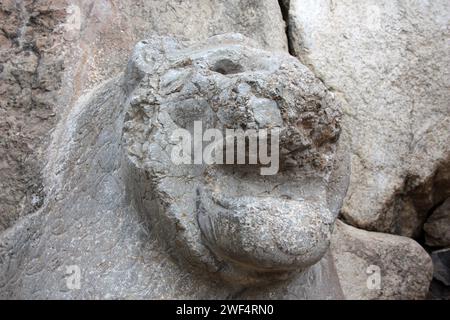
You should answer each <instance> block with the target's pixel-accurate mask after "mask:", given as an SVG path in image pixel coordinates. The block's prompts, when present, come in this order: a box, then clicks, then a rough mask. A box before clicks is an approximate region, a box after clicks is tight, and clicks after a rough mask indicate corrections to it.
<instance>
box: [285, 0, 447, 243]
mask: <svg viewBox="0 0 450 320" xmlns="http://www.w3.org/2000/svg"><path fill="white" fill-rule="evenodd" d="M449 17H450V5H449V2H448V1H446V0H438V1H406V0H405V1H403V0H398V1H391V0H386V1H378V0H376V1H375V0H373V1H372V0H371V1H357V0H354V1H343V0H337V1H328V0H319V1H316V0H291V1H290V10H289V38H290V44H291V46H290V47H291V49H292V51H293V53H295V54H296V55H297V56H298V57H299V58H300V60H301V61H302V62H304V63H305V64H307V65H309V66H310V67H311V68H312V70H314V72H315V73H316V75H317V76H318V77H320V78H321V79H323V80H324V82H325V84H326V85H327V86H328V87H330V88H331V89H333V90H334V91H335V92H336V94H338V95H340V96H341V97H342V98H343V100H344V101H346V102H347V104H346V106H345V107H344V120H343V129H344V131H345V133H346V134H345V135H344V136H346V137H348V138H346V140H347V144H348V145H349V146H350V149H351V153H352V177H351V183H350V189H349V193H348V196H347V198H346V201H345V202H344V207H343V210H342V214H343V218H344V219H345V220H346V221H347V222H349V223H351V224H352V225H355V226H358V227H361V228H364V229H371V230H377V231H383V232H389V233H397V234H401V235H406V236H414V237H416V236H418V235H419V234H420V231H421V228H422V225H423V223H424V222H425V219H426V217H427V214H428V211H429V210H430V209H432V208H433V207H434V206H435V205H436V204H438V203H441V202H442V201H443V200H445V199H446V198H447V197H448V196H449V194H450V182H449V181H450V179H449V177H450V175H449V174H448V170H449V169H448V168H450V165H449V164H450V143H449V141H450V130H449V129H448V128H449V127H450V104H449V101H450V90H449V86H450V75H449V65H450V55H449V54H448V52H449V51H450V41H449V39H450V31H449V30H450V28H449ZM350 140H351V141H350Z"/></svg>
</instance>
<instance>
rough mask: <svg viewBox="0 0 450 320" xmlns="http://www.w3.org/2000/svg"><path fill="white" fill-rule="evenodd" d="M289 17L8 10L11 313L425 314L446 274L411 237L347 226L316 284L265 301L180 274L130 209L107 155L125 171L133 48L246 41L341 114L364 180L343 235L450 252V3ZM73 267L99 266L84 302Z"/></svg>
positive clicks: (1, 64)
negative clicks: (367, 281) (25, 307)
mask: <svg viewBox="0 0 450 320" xmlns="http://www.w3.org/2000/svg"><path fill="white" fill-rule="evenodd" d="M280 3H281V4H282V5H281V6H280ZM280 3H278V1H271V0H264V1H238V0H233V1H222V0H215V1H183V2H180V1H175V0H174V1H166V2H160V1H127V0H111V1H106V0H102V1H72V0H70V1H69V0H66V1H51V0H44V1H37V2H36V1H31V0H30V1H28V0H24V1H19V0H15V1H14V0H4V1H0V17H1V18H2V19H0V137H1V138H0V257H1V259H0V261H1V262H0V297H1V298H91V299H92V298H254V297H259V298H305V299H306V298H343V297H345V298H357V299H383V298H390V299H409V298H415V299H417V298H424V297H425V295H426V293H427V291H428V287H429V280H430V272H431V268H432V266H431V262H430V261H431V260H430V258H429V256H428V254H427V253H426V252H425V251H424V250H422V249H420V247H418V245H417V244H416V243H415V242H414V240H411V239H408V238H400V237H395V236H391V235H386V234H382V233H369V232H367V231H363V230H358V229H356V228H353V227H350V226H345V225H344V224H343V223H339V224H338V226H337V227H336V229H335V236H334V240H333V242H332V247H331V252H330V254H329V255H327V256H326V257H325V258H324V259H323V260H322V261H321V262H319V263H318V264H317V265H316V266H314V268H312V270H310V272H309V274H306V275H301V276H299V277H298V278H297V279H295V280H294V281H292V282H291V283H289V284H280V285H278V286H275V287H273V288H267V289H266V290H263V291H258V290H256V291H255V290H254V289H249V288H241V287H238V288H223V287H221V286H220V285H216V283H214V279H212V280H211V279H206V280H205V279H204V278H202V276H201V275H196V274H195V272H193V271H192V272H191V271H190V270H186V269H183V268H179V267H178V266H177V265H176V264H175V263H174V262H173V261H172V260H171V259H170V258H169V257H168V255H167V254H166V252H165V251H164V248H161V247H160V244H158V243H157V242H156V240H155V239H154V237H153V235H152V234H147V233H146V228H145V227H144V225H145V219H143V218H142V217H140V216H139V215H138V214H137V213H136V212H134V211H133V210H132V209H130V208H129V207H128V206H127V205H126V202H127V200H126V199H125V194H124V190H123V183H122V182H121V181H122V180H121V179H123V177H122V176H121V175H120V174H119V171H120V170H119V167H118V166H119V163H120V161H119V159H118V158H115V157H111V156H110V155H111V154H117V155H119V154H120V152H118V150H119V149H120V148H119V147H120V146H119V145H118V144H117V142H118V141H120V139H119V137H120V135H119V134H120V130H119V125H121V116H122V113H121V112H122V111H121V110H117V107H118V105H119V104H118V103H113V102H114V101H120V99H122V98H123V97H122V96H121V95H122V93H121V89H120V72H122V71H123V70H124V67H125V65H126V62H127V59H128V57H129V54H130V52H131V49H132V48H133V46H134V44H135V43H136V42H137V41H139V40H141V39H144V38H146V37H147V36H149V35H151V34H175V35H177V36H181V37H186V38H189V39H191V40H201V39H205V38H207V37H208V36H210V35H213V34H217V33H224V32H241V33H243V34H244V35H247V36H249V37H251V38H253V39H254V40H256V41H257V42H258V43H259V44H260V45H261V46H263V47H264V48H266V49H271V50H284V51H287V50H288V49H289V51H290V52H291V54H293V55H296V56H297V57H298V58H299V59H300V60H301V61H302V62H303V63H305V64H307V65H308V66H309V67H310V69H311V70H312V71H313V72H314V73H315V74H316V76H318V77H320V78H321V79H322V80H323V82H324V84H325V85H326V86H328V87H329V88H330V89H331V90H333V91H334V92H335V94H336V95H338V96H339V97H340V98H341V99H342V101H343V102H344V105H345V108H344V113H345V123H344V129H345V131H346V135H345V136H344V139H345V140H346V141H347V145H348V146H349V147H350V149H351V156H352V170H353V173H352V176H351V184H350V191H349V193H348V196H347V199H346V201H345V204H344V208H343V210H342V218H343V219H344V220H345V221H346V223H348V224H351V225H353V226H354V227H358V228H362V229H367V230H371V231H378V232H385V233H394V234H399V235H404V236H408V237H414V238H416V239H417V240H419V241H421V243H422V244H423V245H425V243H424V242H423V241H422V240H421V239H422V237H423V232H424V231H423V226H424V223H425V222H427V223H426V224H425V228H424V229H425V232H426V233H427V235H428V238H427V239H428V240H427V241H428V243H427V244H428V245H433V244H432V243H430V240H429V239H430V236H431V237H436V236H437V234H441V235H442V234H443V236H439V237H440V238H442V237H443V238H445V236H446V235H447V234H448V230H449V229H450V226H449V225H448V219H446V218H445V217H446V216H445V213H444V214H443V213H442V212H447V213H448V210H447V211H445V204H444V202H445V200H446V199H447V198H448V197H449V196H450V183H449V181H450V172H449V168H450V166H449V163H450V161H449V159H450V157H449V149H448V148H449V145H450V144H449V141H450V139H449V138H450V137H449V134H450V130H449V128H450V117H449V114H450V109H449V98H450V97H449V92H450V91H449V85H450V83H449V82H450V80H449V79H450V77H449V73H448V72H449V71H448V70H449V68H448V66H449V64H450V61H449V59H450V58H449V54H448V52H449V51H450V50H449V49H450V48H449V43H450V42H449V16H450V12H449V11H450V9H449V4H448V2H446V1H444V0H442V1H441V0H437V1H406V0H404V1H401V0H398V1H388V0H386V1H367V2H361V1H351V0H339V1H337V0H334V1H325V0H319V1H317V0H314V1H312V0H310V1H307V0H290V1H280ZM283 16H284V19H285V20H286V22H287V26H288V28H287V34H288V36H289V41H288V39H287V37H286V32H285V22H284V21H283ZM116 76H117V77H116ZM109 79H111V80H109ZM112 88H116V89H117V90H116V89H114V90H112ZM88 105H91V106H95V107H92V108H86V106H88ZM99 123H101V124H102V126H99V125H98V124H99ZM73 204H76V205H73ZM50 212H51V213H52V214H49V213H50ZM443 215H444V218H441V217H442V216H443ZM436 216H438V218H436ZM427 220H428V221H427ZM437 220H439V221H444V222H443V223H440V224H439V228H440V231H436V229H433V228H435V227H433V225H436V223H435V221H437ZM436 228H437V227H436ZM1 230H3V231H1ZM446 231H447V233H446ZM440 241H441V240H440ZM353 243H356V244H353ZM442 243H444V244H442ZM444 246H447V247H448V244H447V242H439V245H438V246H437V248H441V247H444ZM427 249H428V248H427ZM331 257H332V258H331ZM434 260H435V259H434ZM413 261H419V262H420V263H417V264H415V263H413ZM388 262H389V263H388ZM73 264H77V265H78V264H81V265H85V266H88V267H87V268H85V269H83V270H82V276H83V283H85V284H86V285H87V287H84V288H83V290H81V291H70V290H67V287H66V285H65V276H66V273H65V272H66V267H67V266H68V265H73ZM372 264H373V265H377V266H379V267H380V268H381V271H382V275H383V276H384V275H385V276H386V281H385V282H384V283H385V285H386V287H384V288H383V287H382V288H383V289H382V290H381V291H380V290H378V291H370V292H368V291H367V287H366V288H364V287H363V284H362V283H363V282H364V277H363V273H364V272H365V271H366V269H364V270H362V269H363V267H365V268H367V267H368V266H369V265H372ZM333 265H335V267H336V271H335V272H332V270H333ZM358 265H359V266H361V267H360V268H356V267H355V266H358ZM439 270H441V269H439ZM435 274H442V271H436V270H435ZM412 275H414V276H412ZM435 277H436V275H435ZM438 278H439V276H438ZM440 279H442V278H440ZM211 281H213V283H212V284H211ZM327 283H332V284H333V285H326V284H327ZM441 283H442V282H441ZM399 284H401V286H399ZM444 286H445V284H444ZM341 287H342V289H341ZM432 288H433V286H432ZM439 290H441V291H442V290H445V289H442V286H441V285H440V287H439ZM180 292H182V294H180ZM434 292H436V291H434ZM441 296H444V294H442V295H441ZM434 298H439V294H438V296H434Z"/></svg>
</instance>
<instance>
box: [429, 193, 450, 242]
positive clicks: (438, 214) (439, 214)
mask: <svg viewBox="0 0 450 320" xmlns="http://www.w3.org/2000/svg"><path fill="white" fill-rule="evenodd" d="M423 230H424V231H425V242H426V244H427V245H428V246H431V247H450V198H448V199H447V200H446V201H445V202H444V203H443V204H442V205H441V206H440V207H439V208H437V209H436V210H435V211H434V212H433V214H432V215H431V216H430V217H429V218H428V220H427V222H426V223H425V225H424V226H423Z"/></svg>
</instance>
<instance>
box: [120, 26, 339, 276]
mask: <svg viewBox="0 0 450 320" xmlns="http://www.w3.org/2000/svg"><path fill="white" fill-rule="evenodd" d="M125 84H126V86H127V87H128V92H129V98H128V100H127V102H126V106H125V107H126V110H127V111H126V119H125V124H124V146H125V147H124V148H125V154H126V157H125V158H126V163H127V166H128V168H129V171H128V176H129V177H128V178H129V179H128V181H129V182H128V187H129V188H128V189H129V190H130V191H129V192H130V193H132V196H133V199H134V200H133V201H134V204H135V206H136V207H137V209H138V210H139V211H140V212H141V213H143V214H145V215H147V216H149V217H150V221H151V228H152V230H153V231H154V232H156V233H157V234H158V236H159V238H160V239H161V240H162V241H163V243H164V244H166V245H167V246H168V248H170V251H171V252H172V253H173V255H174V256H175V257H176V258H178V260H179V261H180V262H181V263H189V264H191V265H194V266H196V267H201V268H206V269H207V270H209V271H211V272H220V274H221V275H222V276H223V277H224V278H228V279H229V280H230V281H240V283H245V282H248V283H256V282H261V281H267V280H268V279H274V278H283V277H285V276H286V275H288V274H290V273H292V271H296V270H303V269H305V268H307V267H309V266H311V265H313V264H315V263H316V262H317V261H319V260H320V259H321V258H322V256H323V255H324V254H325V252H326V251H327V249H328V245H329V240H330V235H331V231H332V227H333V224H334V221H335V218H336V215H337V212H338V210H339V209H340V205H341V203H342V199H343V197H344V195H345V191H346V185H345V184H346V183H345V180H346V176H347V173H345V172H344V171H342V170H340V169H339V168H340V166H338V165H340V164H341V163H340V162H341V161H339V160H337V158H336V156H335V154H336V147H337V141H338V138H339V134H340V125H339V119H340V108H339V105H338V104H337V103H336V101H335V99H334V96H333V94H332V93H330V92H329V91H327V89H326V88H325V86H324V85H323V84H322V83H321V82H320V81H319V80H318V79H317V78H315V76H314V75H313V74H312V73H311V71H309V70H308V69H307V68H306V67H305V66H303V65H302V64H301V63H300V62H299V61H298V60H297V59H295V58H294V57H291V56H289V55H288V54H285V53H281V52H280V53H272V52H267V51H264V50H261V49H259V48H258V46H257V45H256V44H254V43H253V42H252V41H251V40H249V39H247V38H244V37H243V36H241V35H239V34H229V35H222V36H215V37H212V38H210V39H208V40H207V41H205V42H203V43H200V44H191V43H188V42H186V41H184V42H183V41H178V40H176V39H174V38H168V37H165V38H164V37H155V38H151V39H149V40H146V41H142V42H140V43H138V44H137V46H136V48H135V50H134V54H133V57H132V59H131V61H130V63H129V67H128V69H127V73H126V77H125ZM196 121H201V123H202V124H203V129H204V130H205V129H210V128H215V129H219V130H221V131H224V130H226V129H243V130H255V132H258V131H260V130H263V129H264V130H277V132H278V134H279V148H278V150H276V151H277V154H279V157H278V158H277V160H279V170H278V172H277V173H276V174H274V175H261V170H260V169H261V166H262V165H261V164H252V165H249V164H210V165H207V164H204V163H201V164H200V163H199V164H174V161H173V159H172V151H173V148H174V147H176V145H177V143H176V142H174V141H173V139H172V135H173V132H174V131H176V130H179V129H184V130H186V131H187V132H191V133H192V134H193V135H194V123H195V122H196ZM194 138H195V137H194ZM225 152H227V151H225ZM247 156H248V153H247ZM342 172H344V173H342Z"/></svg>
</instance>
